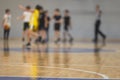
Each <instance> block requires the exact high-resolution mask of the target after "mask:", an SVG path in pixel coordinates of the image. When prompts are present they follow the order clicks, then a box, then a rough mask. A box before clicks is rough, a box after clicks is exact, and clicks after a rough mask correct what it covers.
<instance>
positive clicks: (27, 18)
mask: <svg viewBox="0 0 120 80" xmlns="http://www.w3.org/2000/svg"><path fill="white" fill-rule="evenodd" d="M30 9H31V7H30V6H27V7H26V10H25V11H24V12H23V15H22V16H21V17H19V18H18V19H22V20H23V22H24V24H23V38H22V40H23V41H24V40H25V35H26V32H27V30H28V29H29V27H30V26H29V25H30V24H29V23H30V19H31V15H32V12H31V11H30Z"/></svg>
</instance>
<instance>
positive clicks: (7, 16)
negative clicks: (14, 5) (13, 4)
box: [2, 9, 11, 40]
mask: <svg viewBox="0 0 120 80" xmlns="http://www.w3.org/2000/svg"><path fill="white" fill-rule="evenodd" d="M2 25H3V28H4V40H8V39H9V34H10V27H11V14H10V9H6V10H5V15H4V18H3V23H2Z"/></svg>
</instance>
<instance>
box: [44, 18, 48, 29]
mask: <svg viewBox="0 0 120 80" xmlns="http://www.w3.org/2000/svg"><path fill="white" fill-rule="evenodd" d="M44 20H45V27H46V28H47V27H48V20H47V17H45V18H44Z"/></svg>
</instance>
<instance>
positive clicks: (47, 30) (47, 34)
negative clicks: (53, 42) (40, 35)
mask: <svg viewBox="0 0 120 80" xmlns="http://www.w3.org/2000/svg"><path fill="white" fill-rule="evenodd" d="M46 41H47V42H48V41H49V28H47V29H46Z"/></svg>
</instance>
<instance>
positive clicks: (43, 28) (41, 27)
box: [38, 25, 46, 31]
mask: <svg viewBox="0 0 120 80" xmlns="http://www.w3.org/2000/svg"><path fill="white" fill-rule="evenodd" d="M45 29H46V28H45V26H44V25H40V26H39V27H38V30H39V31H40V30H45Z"/></svg>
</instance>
